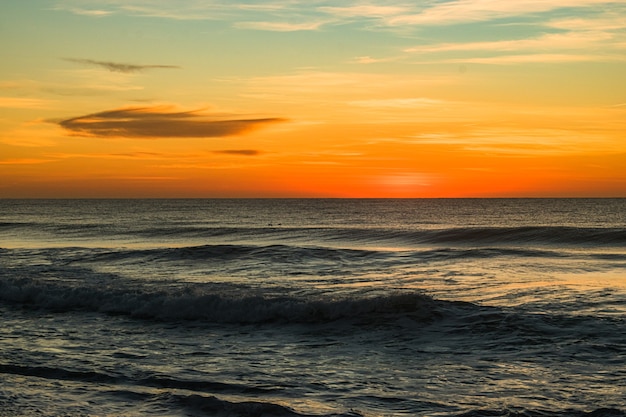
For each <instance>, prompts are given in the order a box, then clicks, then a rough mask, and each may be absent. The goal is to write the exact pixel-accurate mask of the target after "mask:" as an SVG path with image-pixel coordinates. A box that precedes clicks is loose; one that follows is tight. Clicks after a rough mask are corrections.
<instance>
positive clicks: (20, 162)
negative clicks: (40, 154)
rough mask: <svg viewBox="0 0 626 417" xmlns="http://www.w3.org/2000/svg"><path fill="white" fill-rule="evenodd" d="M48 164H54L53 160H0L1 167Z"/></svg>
mask: <svg viewBox="0 0 626 417" xmlns="http://www.w3.org/2000/svg"><path fill="white" fill-rule="evenodd" d="M47 162H53V160H52V159H37V158H16V159H4V160H0V165H34V164H45V163H47Z"/></svg>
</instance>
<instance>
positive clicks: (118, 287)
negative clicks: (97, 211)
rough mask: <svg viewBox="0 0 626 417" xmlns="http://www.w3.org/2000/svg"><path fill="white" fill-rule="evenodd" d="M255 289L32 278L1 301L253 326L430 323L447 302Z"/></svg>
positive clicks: (3, 285) (5, 289)
mask: <svg viewBox="0 0 626 417" xmlns="http://www.w3.org/2000/svg"><path fill="white" fill-rule="evenodd" d="M259 291H260V290H254V289H251V288H246V287H229V286H227V285H217V284H216V285H200V284H199V285H191V284H187V285H184V286H181V287H177V286H172V287H170V288H168V289H167V290H158V289H153V288H152V287H148V286H141V285H132V284H131V283H125V284H123V283H121V282H117V283H113V282H109V283H107V282H102V281H98V280H96V281H94V282H93V283H91V284H90V283H88V282H84V283H82V284H77V283H76V282H72V281H70V282H64V281H61V280H55V279H52V280H46V279H41V280H39V279H36V278H35V279H33V278H5V279H3V280H2V281H0V301H2V302H4V303H11V304H18V305H21V306H23V307H27V308H30V309H45V310H50V311H55V312H71V311H89V312H100V313H106V314H113V315H125V316H130V317H135V318H142V319H152V320H168V321H169V320H197V321H203V322H209V323H239V324H251V323H275V322H279V323H326V322H332V321H337V320H354V321H358V322H362V323H372V322H376V321H379V320H388V319H389V318H393V317H396V316H398V315H402V316H406V317H410V318H412V319H414V320H416V321H419V322H429V321H432V320H434V319H435V318H437V317H438V316H440V315H441V314H443V313H442V311H443V309H445V307H446V305H447V304H448V303H446V302H441V301H436V300H434V299H433V298H431V297H428V296H426V295H423V294H419V293H398V294H392V295H381V296H373V297H362V298H360V297H355V298H328V297H327V298H324V297H318V298H317V299H315V298H309V297H296V296H290V295H284V296H281V295H278V296H272V295H267V294H263V293H260V292H259ZM451 304H454V303H451Z"/></svg>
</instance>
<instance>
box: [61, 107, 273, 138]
mask: <svg viewBox="0 0 626 417" xmlns="http://www.w3.org/2000/svg"><path fill="white" fill-rule="evenodd" d="M233 117H235V116H234V115H229V117H228V118H226V116H224V115H219V116H216V115H211V114H207V113H204V112H201V111H186V112H174V111H171V107H164V106H156V107H134V108H123V109H115V110H108V111H103V112H99V113H93V114H88V115H85V116H78V117H73V118H71V119H66V120H62V121H60V122H57V123H58V124H59V125H60V126H61V127H63V128H64V129H66V130H68V131H70V132H72V133H73V134H74V135H76V136H87V137H128V138H209V137H223V136H232V135H238V134H242V133H246V132H249V131H251V130H253V129H255V128H257V127H260V126H262V125H266V124H270V123H278V122H283V121H285V119H280V118H259V119H251V118H233Z"/></svg>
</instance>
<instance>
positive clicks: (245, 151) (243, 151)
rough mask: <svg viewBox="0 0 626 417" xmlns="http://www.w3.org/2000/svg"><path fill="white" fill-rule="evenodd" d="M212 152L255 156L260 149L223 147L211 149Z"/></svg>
mask: <svg viewBox="0 0 626 417" xmlns="http://www.w3.org/2000/svg"><path fill="white" fill-rule="evenodd" d="M213 153H217V154H223V155H235V156H257V155H260V154H261V151H258V150H256V149H223V150H219V151H213Z"/></svg>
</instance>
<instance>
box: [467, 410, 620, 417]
mask: <svg viewBox="0 0 626 417" xmlns="http://www.w3.org/2000/svg"><path fill="white" fill-rule="evenodd" d="M456 417H626V413H624V411H622V410H619V409H616V408H598V409H595V410H593V411H581V410H573V409H570V410H562V411H550V410H542V411H535V410H510V409H484V410H472V411H468V412H465V413H463V414H457V415H456Z"/></svg>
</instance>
